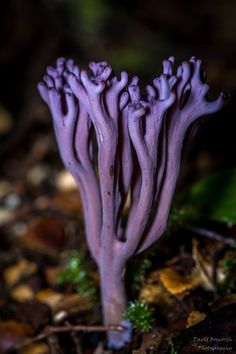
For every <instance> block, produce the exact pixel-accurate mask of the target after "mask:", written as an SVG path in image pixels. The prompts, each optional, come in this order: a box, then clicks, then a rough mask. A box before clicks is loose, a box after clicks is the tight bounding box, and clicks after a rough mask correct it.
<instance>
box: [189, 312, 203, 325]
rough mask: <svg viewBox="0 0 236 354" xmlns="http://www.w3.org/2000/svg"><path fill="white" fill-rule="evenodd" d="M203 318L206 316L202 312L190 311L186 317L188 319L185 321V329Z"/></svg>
mask: <svg viewBox="0 0 236 354" xmlns="http://www.w3.org/2000/svg"><path fill="white" fill-rule="evenodd" d="M205 317H206V314H205V313H203V312H200V311H196V310H195V311H191V312H190V314H189V316H188V319H187V326H186V328H188V327H191V326H194V325H195V324H197V323H198V322H200V321H202V320H204V318H205Z"/></svg>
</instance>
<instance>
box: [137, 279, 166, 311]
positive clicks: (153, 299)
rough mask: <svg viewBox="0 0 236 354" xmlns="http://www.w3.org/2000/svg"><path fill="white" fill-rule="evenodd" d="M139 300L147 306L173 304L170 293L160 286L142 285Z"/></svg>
mask: <svg viewBox="0 0 236 354" xmlns="http://www.w3.org/2000/svg"><path fill="white" fill-rule="evenodd" d="M139 299H140V300H144V301H145V302H146V303H148V304H158V305H160V306H162V305H166V304H168V305H170V304H172V303H173V298H172V297H171V296H170V293H169V292H168V291H167V290H166V289H165V288H164V287H163V286H162V285H160V284H144V285H143V286H142V288H141V290H140V293H139Z"/></svg>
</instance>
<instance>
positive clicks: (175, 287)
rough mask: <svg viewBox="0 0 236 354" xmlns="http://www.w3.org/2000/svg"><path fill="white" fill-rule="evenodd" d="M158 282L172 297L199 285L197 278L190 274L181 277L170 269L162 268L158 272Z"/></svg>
mask: <svg viewBox="0 0 236 354" xmlns="http://www.w3.org/2000/svg"><path fill="white" fill-rule="evenodd" d="M160 280H161V282H162V284H163V285H164V287H165V288H166V289H167V290H168V291H169V292H170V293H171V294H172V295H179V294H183V293H184V292H186V291H188V290H191V289H193V288H195V287H196V286H197V285H199V278H198V277H197V276H195V275H192V274H191V275H188V276H183V275H181V274H179V273H177V272H176V271H175V270H174V269H171V268H164V269H162V270H161V271H160Z"/></svg>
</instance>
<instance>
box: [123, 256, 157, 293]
mask: <svg viewBox="0 0 236 354" xmlns="http://www.w3.org/2000/svg"><path fill="white" fill-rule="evenodd" d="M151 266H152V261H151V260H150V259H148V258H147V257H146V256H141V257H137V259H135V260H133V261H132V263H131V267H130V268H129V269H130V272H129V275H128V277H129V278H130V282H131V290H132V292H133V293H136V292H137V291H139V290H140V286H141V285H142V284H144V283H145V280H146V275H147V272H148V270H149V269H150V268H151Z"/></svg>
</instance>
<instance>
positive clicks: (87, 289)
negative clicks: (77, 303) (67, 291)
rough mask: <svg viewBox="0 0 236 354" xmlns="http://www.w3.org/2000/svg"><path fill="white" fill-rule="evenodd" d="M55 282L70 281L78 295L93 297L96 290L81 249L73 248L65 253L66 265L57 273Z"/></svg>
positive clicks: (63, 282)
mask: <svg viewBox="0 0 236 354" xmlns="http://www.w3.org/2000/svg"><path fill="white" fill-rule="evenodd" d="M57 283H58V284H65V283H72V284H73V285H74V286H75V289H76V291H77V292H78V293H79V294H80V295H82V296H85V297H88V298H93V297H94V296H95V294H96V291H97V289H96V287H95V284H94V282H93V280H92V278H91V275H90V271H89V270H88V266H87V264H86V260H85V257H84V254H83V253H82V252H81V251H75V250H74V251H70V252H69V253H68V254H67V262H66V265H65V267H64V269H63V270H61V271H60V272H58V274H57Z"/></svg>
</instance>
